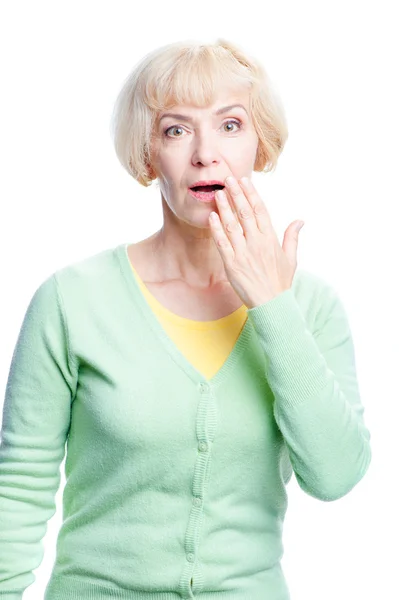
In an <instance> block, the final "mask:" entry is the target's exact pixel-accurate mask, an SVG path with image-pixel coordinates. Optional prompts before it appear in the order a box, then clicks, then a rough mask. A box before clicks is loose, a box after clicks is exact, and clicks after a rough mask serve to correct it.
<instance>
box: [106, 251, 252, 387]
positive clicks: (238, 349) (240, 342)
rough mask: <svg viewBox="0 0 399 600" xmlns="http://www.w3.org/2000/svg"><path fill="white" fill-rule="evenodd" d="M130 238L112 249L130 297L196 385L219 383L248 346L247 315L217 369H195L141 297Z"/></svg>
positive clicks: (249, 331)
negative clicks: (205, 371)
mask: <svg viewBox="0 0 399 600" xmlns="http://www.w3.org/2000/svg"><path fill="white" fill-rule="evenodd" d="M128 246H129V242H125V243H123V244H120V245H119V246H117V247H116V248H115V253H116V255H117V257H118V260H119V265H120V267H121V271H122V273H123V276H124V278H125V281H126V284H127V286H128V288H129V290H130V292H131V295H132V297H133V300H134V301H135V302H136V304H137V305H138V307H139V308H140V310H141V312H142V314H143V316H144V318H145V319H146V321H147V322H148V323H149V325H150V326H151V328H152V330H153V332H154V334H155V335H156V337H157V338H158V339H159V340H160V341H161V342H162V344H163V346H164V348H165V350H166V351H167V352H168V353H169V354H170V355H171V357H172V358H173V360H174V361H175V363H176V364H177V365H178V366H179V367H180V368H181V369H183V371H184V372H185V373H186V375H187V376H188V377H190V379H192V381H193V382H194V383H196V384H197V385H200V386H201V389H208V388H209V387H210V386H211V387H212V388H216V387H218V386H220V385H221V384H222V383H223V381H224V380H225V379H226V378H227V377H228V375H229V374H230V373H231V372H232V371H233V369H234V367H235V366H236V364H237V361H238V360H239V358H240V356H241V355H242V353H243V352H244V350H245V349H246V348H247V346H248V342H249V340H250V337H251V326H252V324H251V321H250V319H249V318H248V317H247V320H246V321H245V323H244V325H243V327H242V329H241V332H240V334H239V336H238V338H237V340H236V342H235V344H234V346H233V348H232V350H231V352H230V354H229V355H228V357H227V358H226V360H225V361H224V363H223V364H222V366H221V367H220V369H219V370H218V371H217V372H216V373H215V375H213V376H212V377H211V378H209V379H208V378H206V377H205V376H204V375H203V374H202V373H201V372H200V371H198V370H197V369H196V368H195V367H194V365H193V364H192V363H190V361H189V360H188V359H187V358H186V357H185V355H184V354H183V353H182V352H181V351H180V350H179V348H178V347H177V346H176V344H175V343H174V341H173V340H172V339H171V338H170V337H169V335H168V334H167V333H166V331H165V329H164V328H163V327H162V325H161V323H160V321H159V320H158V318H157V317H156V315H155V314H154V313H153V311H152V309H151V307H150V306H149V304H148V302H147V299H146V298H145V297H144V294H143V292H142V290H141V289H140V286H139V283H138V281H137V280H136V277H135V274H134V273H133V269H132V265H131V262H130V259H129V255H128V252H127V248H128Z"/></svg>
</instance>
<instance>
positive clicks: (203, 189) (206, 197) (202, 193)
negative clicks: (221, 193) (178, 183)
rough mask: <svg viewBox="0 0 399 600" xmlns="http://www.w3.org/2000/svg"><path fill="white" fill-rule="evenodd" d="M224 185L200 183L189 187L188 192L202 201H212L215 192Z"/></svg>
mask: <svg viewBox="0 0 399 600" xmlns="http://www.w3.org/2000/svg"><path fill="white" fill-rule="evenodd" d="M223 189H224V185H218V184H215V185H200V186H194V187H192V188H189V190H190V194H191V195H192V196H194V197H195V198H198V200H202V201H203V202H212V201H214V200H215V194H216V192H217V191H218V190H223Z"/></svg>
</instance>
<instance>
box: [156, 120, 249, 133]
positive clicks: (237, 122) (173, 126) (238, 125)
mask: <svg viewBox="0 0 399 600" xmlns="http://www.w3.org/2000/svg"><path fill="white" fill-rule="evenodd" d="M230 123H232V124H233V125H237V127H238V129H241V127H242V123H241V121H239V120H236V119H229V120H228V121H225V122H224V123H223V125H222V127H224V125H229V124H230ZM172 129H181V130H182V131H184V130H183V128H182V127H180V125H172V126H171V127H168V128H167V129H165V131H164V136H166V137H182V136H181V135H178V136H176V135H172V136H169V135H168V132H169V131H171V130H172ZM227 133H231V130H230V131H228V132H227ZM233 133H234V131H233Z"/></svg>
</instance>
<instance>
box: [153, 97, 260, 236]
mask: <svg viewBox="0 0 399 600" xmlns="http://www.w3.org/2000/svg"><path fill="white" fill-rule="evenodd" d="M249 101H250V96H249V92H245V93H240V94H237V93H232V92H230V93H229V92H226V91H224V93H223V94H220V95H219V96H218V98H217V101H216V102H215V104H214V105H212V106H209V107H206V108H197V107H194V106H189V105H175V106H174V107H173V108H171V109H168V110H167V111H164V112H163V113H160V115H158V118H157V121H156V124H155V141H154V142H153V145H152V151H153V163H152V167H153V169H154V174H155V176H157V177H158V179H159V186H160V189H161V194H162V197H163V201H164V202H166V204H167V206H168V207H169V209H170V210H171V211H172V212H173V213H174V214H175V215H176V216H177V217H178V218H179V219H182V220H183V221H186V222H187V223H189V224H190V225H194V226H196V227H207V228H209V222H208V216H209V213H210V211H211V210H217V204H216V200H213V201H212V202H210V203H204V202H201V201H200V200H198V199H197V198H194V197H193V196H192V195H191V194H190V192H189V189H188V188H189V187H190V186H192V185H193V184H194V183H195V182H196V181H202V180H204V181H207V180H215V179H216V180H220V181H222V183H223V185H225V179H226V177H227V176H228V175H233V177H235V178H236V179H239V178H240V177H244V176H247V177H249V178H251V176H252V171H253V167H254V164H255V159H256V152H257V148H258V136H257V133H256V131H255V129H254V126H253V123H252V121H251V117H250V107H249ZM234 104H242V105H243V106H244V108H241V107H234V108H231V109H229V110H227V111H225V112H223V113H220V114H215V113H216V111H217V110H218V109H220V108H222V107H226V106H230V105H234ZM168 113H174V114H177V113H179V115H181V116H179V117H172V116H163V115H165V114H168ZM183 116H184V117H185V118H184V119H183Z"/></svg>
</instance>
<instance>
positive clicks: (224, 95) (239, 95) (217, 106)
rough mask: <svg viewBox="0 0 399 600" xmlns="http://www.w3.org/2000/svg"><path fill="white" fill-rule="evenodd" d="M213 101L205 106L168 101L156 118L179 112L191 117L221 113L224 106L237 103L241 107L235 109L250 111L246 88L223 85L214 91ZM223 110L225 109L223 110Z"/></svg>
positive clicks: (231, 105) (248, 93)
mask: <svg viewBox="0 0 399 600" xmlns="http://www.w3.org/2000/svg"><path fill="white" fill-rule="evenodd" d="M214 98H215V99H214V102H213V103H210V104H208V105H207V106H197V105H195V104H190V103H189V102H186V103H180V104H178V103H174V104H173V101H172V103H170V104H169V105H168V107H167V109H165V110H162V111H160V112H159V113H158V118H159V119H160V118H162V117H163V116H164V115H166V114H169V113H174V114H176V113H180V114H181V115H184V116H187V117H191V118H192V119H195V117H196V116H197V115H198V116H201V115H205V114H210V115H217V114H222V109H223V108H226V107H233V106H234V107H235V106H237V105H241V106H242V107H241V108H240V107H239V108H237V110H241V111H243V112H244V111H246V112H247V113H248V115H249V113H250V91H249V90H247V89H244V90H242V89H240V90H237V89H234V90H229V89H226V87H224V89H223V90H222V91H219V92H216V93H215V96H214ZM223 112H225V111H223Z"/></svg>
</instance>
